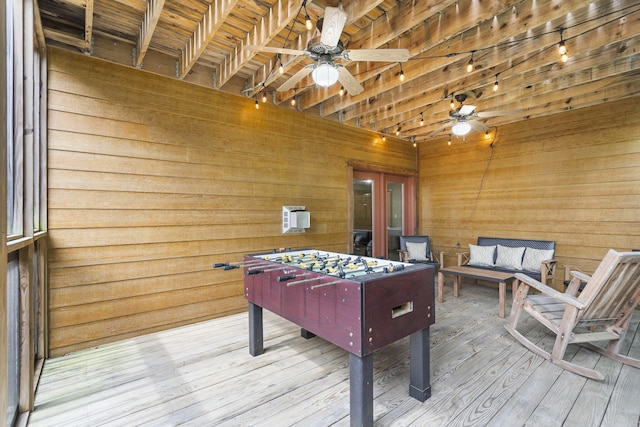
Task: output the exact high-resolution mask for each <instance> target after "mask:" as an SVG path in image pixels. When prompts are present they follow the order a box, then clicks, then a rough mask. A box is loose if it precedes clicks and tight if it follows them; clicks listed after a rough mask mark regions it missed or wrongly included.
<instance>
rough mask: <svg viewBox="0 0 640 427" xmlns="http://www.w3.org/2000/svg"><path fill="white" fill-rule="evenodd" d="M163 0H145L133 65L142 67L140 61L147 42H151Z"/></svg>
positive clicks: (162, 6) (147, 45)
mask: <svg viewBox="0 0 640 427" xmlns="http://www.w3.org/2000/svg"><path fill="white" fill-rule="evenodd" d="M164 2H165V0H148V2H147V10H145V12H144V18H142V23H141V24H140V35H139V36H138V42H137V43H136V58H135V66H136V67H138V68H139V67H142V61H143V60H144V56H145V55H146V53H147V49H148V48H149V43H151V38H152V37H153V32H154V31H155V29H156V25H158V20H159V19H160V13H162V9H163V8H164Z"/></svg>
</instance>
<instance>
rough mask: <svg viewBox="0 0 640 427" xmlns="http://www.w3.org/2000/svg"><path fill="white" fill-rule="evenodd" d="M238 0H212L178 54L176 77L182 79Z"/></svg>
mask: <svg viewBox="0 0 640 427" xmlns="http://www.w3.org/2000/svg"><path fill="white" fill-rule="evenodd" d="M239 1H240V0H213V2H211V4H210V5H209V7H208V8H207V11H206V12H205V14H204V15H203V16H202V19H201V20H200V22H199V23H198V26H197V28H196V29H195V31H194V32H193V34H192V35H191V37H190V38H189V42H188V43H187V45H186V46H185V48H184V50H183V51H182V52H181V54H180V63H179V70H180V71H179V73H178V77H179V78H180V79H184V78H185V76H186V75H187V73H188V72H189V71H190V70H191V68H192V67H193V66H194V65H195V63H196V62H197V61H198V58H200V55H202V52H204V50H205V49H206V48H207V45H208V44H209V42H211V40H212V39H213V37H214V36H215V35H216V33H217V32H218V30H219V29H220V27H222V25H223V24H224V21H225V19H226V18H227V17H228V16H229V15H230V14H231V12H232V11H233V8H234V7H236V5H237V4H238V2H239Z"/></svg>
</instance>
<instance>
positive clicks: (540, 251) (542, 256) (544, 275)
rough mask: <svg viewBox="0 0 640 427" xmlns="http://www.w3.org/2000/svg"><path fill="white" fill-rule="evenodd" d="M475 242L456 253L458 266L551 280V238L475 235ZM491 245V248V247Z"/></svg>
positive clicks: (553, 268)
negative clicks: (466, 248)
mask: <svg viewBox="0 0 640 427" xmlns="http://www.w3.org/2000/svg"><path fill="white" fill-rule="evenodd" d="M477 243H478V244H477V245H469V252H460V253H458V266H463V265H466V266H469V267H474V268H480V269H485V270H491V271H499V272H503V273H513V274H515V273H523V274H526V275H527V276H529V277H532V278H534V279H536V280H538V281H540V282H542V283H544V284H545V285H548V284H549V281H551V280H553V277H554V275H555V269H556V264H557V262H556V261H555V260H554V255H555V249H556V242H554V241H551V240H526V239H507V238H499V237H478V242H477ZM491 247H495V249H494V250H493V251H491V250H490V249H489V248H491Z"/></svg>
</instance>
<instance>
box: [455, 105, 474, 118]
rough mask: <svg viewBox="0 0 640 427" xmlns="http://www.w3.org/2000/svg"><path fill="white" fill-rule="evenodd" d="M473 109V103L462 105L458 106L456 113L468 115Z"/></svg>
mask: <svg viewBox="0 0 640 427" xmlns="http://www.w3.org/2000/svg"><path fill="white" fill-rule="evenodd" d="M475 109H476V106H475V105H463V106H462V107H460V111H458V114H460V115H462V116H468V115H469V114H471V113H473V110H475Z"/></svg>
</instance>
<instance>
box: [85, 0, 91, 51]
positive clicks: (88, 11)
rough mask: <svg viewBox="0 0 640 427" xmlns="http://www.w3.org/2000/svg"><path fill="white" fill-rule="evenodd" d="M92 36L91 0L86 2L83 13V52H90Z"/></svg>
mask: <svg viewBox="0 0 640 427" xmlns="http://www.w3.org/2000/svg"><path fill="white" fill-rule="evenodd" d="M92 35H93V0H86V4H85V12H84V52H85V53H90V52H91V37H92Z"/></svg>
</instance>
